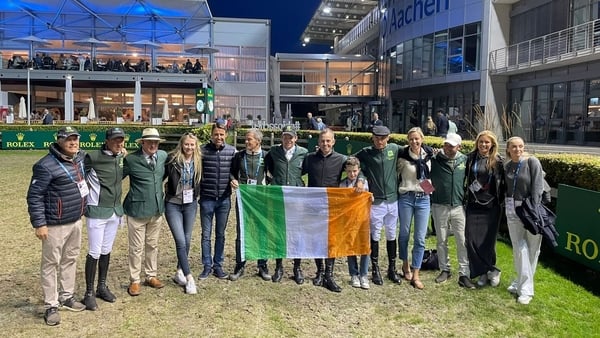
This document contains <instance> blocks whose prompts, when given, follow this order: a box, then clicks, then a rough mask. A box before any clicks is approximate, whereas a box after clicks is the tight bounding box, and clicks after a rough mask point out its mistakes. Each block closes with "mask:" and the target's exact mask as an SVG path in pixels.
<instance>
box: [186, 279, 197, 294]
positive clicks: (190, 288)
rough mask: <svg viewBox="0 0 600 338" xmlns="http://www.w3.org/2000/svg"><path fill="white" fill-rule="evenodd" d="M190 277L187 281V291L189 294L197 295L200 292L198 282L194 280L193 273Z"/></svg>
mask: <svg viewBox="0 0 600 338" xmlns="http://www.w3.org/2000/svg"><path fill="white" fill-rule="evenodd" d="M189 277H190V279H188V280H187V282H186V283H185V293H187V294H188V295H195V294H197V293H198V290H197V289H196V282H195V281H194V277H192V276H191V275H190V276H189Z"/></svg>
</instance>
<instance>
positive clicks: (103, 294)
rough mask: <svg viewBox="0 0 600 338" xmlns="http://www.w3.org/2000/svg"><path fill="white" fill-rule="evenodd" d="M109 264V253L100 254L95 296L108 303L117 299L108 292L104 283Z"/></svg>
mask: <svg viewBox="0 0 600 338" xmlns="http://www.w3.org/2000/svg"><path fill="white" fill-rule="evenodd" d="M109 264H110V253H107V254H106V255H100V259H99V260H98V288H97V289H96V297H98V298H100V299H102V300H105V301H107V302H109V303H114V302H115V301H116V300H117V297H116V296H115V295H114V294H113V293H112V292H110V290H109V289H108V286H107V285H106V275H107V274H108V265H109Z"/></svg>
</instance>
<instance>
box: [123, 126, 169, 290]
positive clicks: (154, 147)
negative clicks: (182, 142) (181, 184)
mask: <svg viewBox="0 0 600 338" xmlns="http://www.w3.org/2000/svg"><path fill="white" fill-rule="evenodd" d="M163 141H164V139H162V138H160V135H159V133H158V130H157V129H156V128H146V129H144V130H143V131H142V137H141V138H139V139H137V140H136V142H138V143H140V144H141V147H140V149H138V150H137V151H136V152H134V153H132V154H129V155H127V156H126V157H125V160H124V163H123V164H124V165H123V177H126V176H129V192H128V193H127V196H126V197H125V201H124V203H123V207H124V209H125V214H126V215H127V226H128V238H129V279H130V284H129V288H128V289H127V292H128V293H129V295H131V296H137V295H139V294H140V275H141V271H142V256H145V259H144V272H145V274H146V285H148V286H150V287H153V288H156V289H160V288H162V287H163V286H164V284H163V283H162V282H161V281H160V280H159V279H158V278H157V270H158V238H159V236H160V228H161V226H162V224H163V212H164V208H165V202H164V194H163V179H164V175H165V162H166V159H167V153H166V152H165V151H164V150H158V144H159V143H160V142H163ZM144 251H145V252H144Z"/></svg>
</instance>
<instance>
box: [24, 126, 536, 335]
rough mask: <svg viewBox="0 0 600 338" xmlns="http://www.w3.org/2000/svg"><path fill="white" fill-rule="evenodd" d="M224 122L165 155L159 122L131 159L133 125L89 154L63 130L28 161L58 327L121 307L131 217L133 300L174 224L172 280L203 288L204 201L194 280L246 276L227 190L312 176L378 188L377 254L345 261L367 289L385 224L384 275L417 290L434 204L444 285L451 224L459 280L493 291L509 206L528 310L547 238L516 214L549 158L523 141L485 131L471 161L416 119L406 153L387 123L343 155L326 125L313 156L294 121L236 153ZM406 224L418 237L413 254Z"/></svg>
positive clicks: (326, 267) (296, 275)
mask: <svg viewBox="0 0 600 338" xmlns="http://www.w3.org/2000/svg"><path fill="white" fill-rule="evenodd" d="M226 128H227V127H226V125H225V124H224V123H220V122H217V123H215V124H213V126H212V128H211V137H210V141H209V142H208V143H206V144H204V145H202V146H201V145H200V144H199V141H198V138H197V137H196V136H195V135H194V134H192V133H185V134H184V135H183V136H182V137H181V138H180V140H179V142H178V145H177V146H176V148H175V149H174V150H172V151H171V152H170V153H166V152H165V151H163V150H160V149H159V143H160V142H162V141H164V139H162V138H161V137H160V135H159V132H158V130H156V129H155V128H146V129H144V130H143V132H142V136H141V138H139V139H138V140H136V141H137V142H138V143H139V145H140V147H139V149H137V150H136V151H134V152H132V153H129V154H127V151H126V150H125V149H124V139H125V133H124V131H123V129H121V128H118V127H115V128H110V129H108V130H107V131H106V135H105V139H106V140H105V143H104V144H103V146H102V147H101V148H100V149H98V150H95V151H91V152H89V153H86V152H84V151H81V150H80V149H79V136H80V134H79V133H78V131H77V130H76V129H75V128H73V127H62V128H60V129H59V131H58V133H57V138H56V142H55V143H53V144H51V145H50V147H49V152H48V154H47V155H46V156H44V157H43V158H42V159H40V160H39V161H38V162H37V163H35V165H34V166H33V175H32V179H31V183H30V186H29V191H28V193H27V202H28V210H29V214H30V220H31V224H32V225H33V227H34V229H35V234H36V236H37V237H38V238H39V239H40V240H42V260H41V281H42V290H43V294H44V304H45V315H44V319H45V321H46V323H47V324H48V325H57V324H59V323H60V315H59V313H58V308H59V307H63V308H66V309H70V310H73V311H83V310H85V309H88V310H97V309H98V304H97V299H101V300H104V301H107V302H114V301H116V296H115V294H114V293H112V292H111V291H110V289H109V287H108V285H107V284H108V283H107V274H108V268H109V264H110V254H111V251H112V246H113V243H114V239H115V236H116V234H117V229H118V226H119V225H120V224H121V223H123V222H126V223H127V229H128V241H129V251H128V266H129V280H130V284H129V287H128V289H127V292H128V294H129V295H130V296H138V295H140V294H141V292H142V282H143V284H144V285H146V286H149V287H151V288H162V287H164V283H163V282H162V281H161V280H160V279H159V278H158V242H159V238H160V230H161V226H162V224H163V222H164V220H165V219H166V222H167V224H168V226H169V228H170V230H171V233H172V235H173V238H174V241H175V247H176V255H177V266H176V269H175V271H176V272H175V273H174V277H173V281H174V282H175V283H176V284H178V285H180V286H181V287H182V288H183V289H184V290H185V293H187V294H196V293H197V287H196V281H195V279H194V276H193V274H192V272H191V269H190V263H189V260H188V257H189V252H190V243H191V235H192V231H193V228H194V224H195V220H196V215H197V209H198V205H199V206H200V224H201V251H202V266H203V270H202V272H201V273H200V275H199V276H198V279H199V280H204V279H207V278H209V276H210V275H211V274H212V275H214V276H215V277H217V278H219V279H229V280H231V281H235V280H238V279H240V278H241V277H242V276H243V275H244V272H245V263H246V262H245V261H242V260H241V257H242V253H241V243H240V241H241V238H240V222H239V214H238V212H239V210H238V208H237V205H236V209H235V210H236V214H238V215H237V216H238V217H237V220H238V221H237V230H238V231H237V238H236V245H235V249H236V264H235V268H234V270H233V272H232V273H231V274H228V273H227V272H226V271H225V269H224V266H223V263H224V249H225V230H226V226H227V220H228V216H229V212H230V209H231V194H232V192H233V191H234V190H235V189H237V188H239V185H240V184H254V185H265V184H272V185H287V186H304V185H305V182H304V180H303V176H304V175H307V185H308V186H309V187H354V189H355V191H356V193H362V192H364V191H370V192H371V194H372V196H373V203H372V207H371V210H370V237H371V241H370V246H371V253H370V255H363V256H361V257H360V258H358V257H349V258H348V271H349V274H350V284H351V285H352V286H353V287H357V288H363V289H369V287H370V286H369V279H368V267H369V261H370V263H371V270H372V271H371V275H372V277H371V280H372V282H373V283H374V284H376V285H382V284H383V282H384V281H383V278H382V276H381V272H380V268H379V241H380V239H381V230H382V229H385V236H386V250H387V254H388V270H387V278H388V279H389V280H390V281H392V282H393V283H401V280H402V278H404V279H406V280H408V281H410V284H411V285H412V286H413V287H415V288H416V289H423V288H424V284H423V282H422V281H421V278H420V273H419V272H420V268H421V262H422V259H423V252H424V249H425V235H426V232H427V226H428V219H429V214H430V211H431V213H432V215H433V219H434V221H435V224H436V226H437V227H438V230H437V240H438V252H439V258H440V263H439V267H440V269H441V270H442V271H441V273H440V275H439V276H438V277H437V278H436V279H435V281H436V282H438V283H441V282H444V281H446V280H448V279H449V278H450V277H451V270H450V264H449V257H448V250H447V239H448V235H449V232H453V233H454V235H455V238H456V244H457V255H458V264H459V280H458V283H459V285H460V286H463V287H466V288H475V285H474V283H473V281H472V279H474V278H478V280H477V284H479V285H480V286H484V285H487V284H488V283H489V284H491V285H492V286H497V285H498V284H499V281H500V269H499V268H498V267H497V266H496V254H495V241H496V233H497V231H498V225H499V219H500V217H499V215H500V212H501V209H500V208H501V206H502V205H505V208H506V215H507V220H508V226H509V231H510V235H511V240H512V242H513V248H514V262H515V267H516V270H517V278H516V279H515V280H514V281H513V283H511V285H510V287H509V291H511V292H513V293H516V294H517V295H518V301H519V302H520V303H523V304H527V303H529V301H530V300H531V298H532V297H533V274H534V273H535V267H536V264H537V257H538V255H539V250H540V244H541V238H540V236H539V235H531V234H530V233H528V232H527V231H525V229H524V228H523V225H522V223H521V221H520V220H519V218H518V217H517V216H516V215H515V212H514V208H515V207H516V206H518V205H519V204H520V202H521V201H522V200H523V199H525V198H527V197H529V196H533V197H534V200H537V201H539V200H540V199H541V193H542V188H543V183H542V181H541V180H542V178H541V175H538V173H541V165H540V163H539V161H538V160H537V159H535V158H534V157H529V156H528V155H527V154H526V153H525V152H524V144H523V140H522V139H520V138H511V139H509V140H508V144H507V155H508V156H509V158H510V161H506V162H504V161H503V159H502V158H501V157H500V156H499V155H498V154H497V151H498V143H497V140H496V137H495V136H494V134H493V133H492V132H490V131H483V132H481V133H480V134H479V135H478V136H477V139H476V141H475V142H476V145H477V149H476V150H475V151H473V152H472V153H470V154H468V155H464V154H462V153H460V145H461V138H460V136H458V135H457V134H449V135H447V137H446V138H445V140H444V146H443V148H442V149H440V150H434V149H432V148H430V147H428V146H426V145H424V144H423V137H424V136H423V132H422V131H421V129H420V128H418V127H416V128H413V129H411V130H409V132H408V140H409V145H408V146H406V147H402V146H399V145H398V144H395V143H390V142H389V138H390V136H389V135H390V131H389V129H388V128H387V127H385V126H383V125H376V126H374V127H373V129H372V134H373V135H372V142H373V144H372V145H371V146H368V147H365V148H363V149H361V150H360V151H358V152H357V153H356V154H354V155H352V156H346V155H342V154H340V153H337V152H336V151H335V150H334V145H335V133H334V132H333V131H332V130H331V129H324V130H322V131H321V132H320V133H319V139H318V148H317V149H316V150H315V151H314V152H309V151H308V150H307V149H306V148H303V147H301V146H299V145H297V144H296V142H297V139H298V137H297V134H296V131H295V130H294V128H293V127H292V126H286V127H285V128H284V129H283V132H282V141H281V144H280V145H276V146H273V147H271V149H270V150H269V151H268V152H267V151H264V150H263V149H262V148H261V143H262V137H263V135H262V132H261V131H260V130H259V129H250V130H248V131H247V133H246V135H245V138H246V141H245V144H246V147H245V149H243V150H240V151H236V149H235V147H233V146H231V145H229V144H227V143H226V141H225V140H226ZM125 177H129V180H130V188H129V192H128V193H127V195H126V197H125V199H124V200H123V202H121V201H122V188H121V183H122V180H123V179H124V178H125ZM538 181H539V182H538ZM464 187H466V188H464ZM538 195H539V196H538ZM430 203H431V204H430ZM163 214H164V216H163ZM82 216H86V219H87V221H86V225H87V230H88V244H89V245H88V246H89V248H88V254H87V256H86V261H85V285H86V288H85V296H84V298H83V300H82V302H79V301H77V300H76V299H75V297H74V292H75V272H76V262H77V258H78V256H79V252H80V248H81V238H82V236H81V233H82ZM213 220H214V225H213ZM398 224H399V228H400V230H399V235H398V239H396V236H397V231H396V228H397V226H398ZM411 227H414V229H413V230H414V231H413V247H412V251H411V257H410V259H409V255H408V252H409V238H410V232H411ZM213 231H214V241H215V243H214V245H212V243H211V240H212V238H213ZM283 258H285V257H281V258H278V259H276V262H275V269H274V272H273V274H272V275H271V274H270V272H269V269H268V266H267V261H266V260H259V261H258V264H257V267H258V275H259V276H260V277H261V278H262V279H264V280H271V281H272V282H281V281H282V278H283V275H284V268H283ZM397 258H399V259H400V260H401V261H402V263H401V270H402V274H399V273H398V272H397V269H396V259H397ZM334 262H335V257H322V258H318V259H315V265H316V275H315V277H314V278H313V280H312V282H313V284H314V285H317V286H323V287H325V288H327V289H328V290H331V291H333V292H340V291H341V287H340V286H339V285H338V284H337V283H336V282H335V279H334V273H333V271H334V269H333V267H334ZM96 275H97V283H96ZM59 276H60V278H59ZM293 280H294V281H295V282H296V283H297V284H303V283H304V281H305V276H304V273H303V271H302V267H301V260H300V259H299V258H296V259H293Z"/></svg>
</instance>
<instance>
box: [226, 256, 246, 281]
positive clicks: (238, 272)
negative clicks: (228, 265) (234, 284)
mask: <svg viewBox="0 0 600 338" xmlns="http://www.w3.org/2000/svg"><path fill="white" fill-rule="evenodd" d="M245 267H246V261H243V262H240V263H237V264H236V265H235V269H234V270H233V273H232V274H230V275H229V280H230V281H236V280H238V279H240V278H242V276H243V275H244V270H245Z"/></svg>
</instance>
